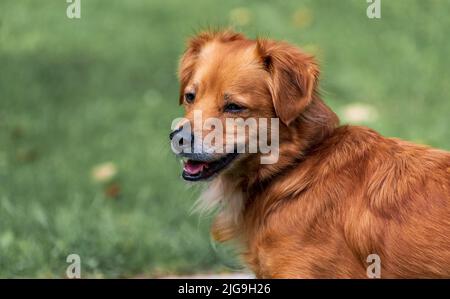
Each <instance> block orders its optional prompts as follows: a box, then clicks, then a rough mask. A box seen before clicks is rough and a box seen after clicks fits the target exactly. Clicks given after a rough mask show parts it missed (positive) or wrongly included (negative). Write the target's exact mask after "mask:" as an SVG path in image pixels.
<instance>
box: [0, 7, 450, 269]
mask: <svg viewBox="0 0 450 299" xmlns="http://www.w3.org/2000/svg"><path fill="white" fill-rule="evenodd" d="M66 6H67V4H66V2H65V1H56V0H40V1H35V0H21V1H17V0H1V1H0V277H64V275H65V270H66V267H67V263H66V262H65V259H66V257H67V255H68V254H70V253H77V254H79V255H80V256H81V263H82V276H83V277H133V276H136V275H146V276H154V275H158V274H165V273H191V272H199V271H226V270H228V271H230V267H229V265H232V266H235V265H236V261H235V260H234V259H233V253H232V252H230V249H229V248H227V247H222V246H218V247H217V248H215V247H214V245H212V244H211V242H210V238H209V234H208V226H209V220H208V219H199V217H198V216H197V215H190V214H189V210H190V207H191V206H192V204H193V202H194V200H195V198H196V195H197V191H196V190H193V189H189V188H188V187H186V185H185V183H183V182H182V181H181V180H180V178H179V172H180V166H179V164H178V162H177V160H176V159H175V158H174V157H173V156H172V154H171V153H170V148H169V144H168V137H167V135H168V132H169V128H170V124H171V121H172V119H173V118H175V117H177V116H180V115H181V114H182V111H181V109H180V107H178V106H177V92H178V85H177V79H176V66H177V60H178V57H179V56H180V54H181V53H182V51H183V45H184V42H185V39H186V38H187V36H189V35H191V34H193V33H194V32H195V31H196V30H198V29H201V28H204V27H206V26H210V25H212V26H228V25H234V26H235V28H236V29H238V30H241V31H243V32H245V33H246V34H248V35H249V36H253V37H254V36H256V35H263V36H268V37H271V38H276V39H285V40H288V41H290V42H293V43H296V44H298V45H301V46H303V47H304V48H305V49H306V50H308V51H310V52H313V53H315V54H316V55H317V57H318V59H319V60H320V63H321V65H322V81H321V89H322V91H323V95H324V98H325V100H326V101H327V102H328V103H329V104H330V105H331V106H332V107H333V108H334V109H335V110H336V111H341V110H342V108H343V107H344V106H345V105H347V104H350V103H354V102H358V103H365V104H368V105H371V106H373V107H374V109H376V110H377V111H378V118H377V119H376V120H375V121H372V122H370V123H369V124H368V125H370V126H371V127H373V128H375V129H377V130H379V131H380V132H381V133H383V134H385V135H388V136H396V137H401V138H405V139H409V140H413V141H416V142H422V143H427V144H430V145H432V146H436V147H440V148H444V149H450V131H449V115H450V84H449V82H450V59H449V56H448V54H449V53H450V40H449V39H448V36H450V19H449V18H448V13H447V12H448V11H450V2H448V1H445V0H441V1H438V0H435V1H420V0H417V1H410V0H397V1H382V18H381V19H380V20H369V19H368V18H367V17H366V7H367V3H366V1H356V0H355V1H332V0H321V1H317V0H315V1H312V0H310V1H245V2H243V1H210V0H203V1H190V2H189V3H188V2H187V1H182V0H178V1H166V0H164V1H159V0H158V1H156V0H152V1H144V0H142V1H138V0H130V1H122V0H108V1H106V0H89V1H87V0H82V18H81V19H80V20H69V19H68V18H67V17H66V14H65V11H66ZM108 161H110V162H113V163H114V164H115V165H116V166H117V168H118V174H117V177H116V178H115V179H114V182H113V183H114V184H115V185H116V186H119V188H120V195H119V196H118V197H113V198H111V197H108V196H107V195H106V194H105V188H107V187H108V185H107V184H106V185H105V184H100V183H96V182H95V181H93V180H92V178H91V171H92V168H93V167H95V166H96V165H98V164H101V163H103V162H108ZM232 268H233V267H232ZM231 270H232V269H231Z"/></svg>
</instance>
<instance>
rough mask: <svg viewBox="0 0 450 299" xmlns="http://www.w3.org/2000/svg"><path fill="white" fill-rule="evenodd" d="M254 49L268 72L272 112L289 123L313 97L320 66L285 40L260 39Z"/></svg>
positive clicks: (285, 122)
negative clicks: (273, 109)
mask: <svg viewBox="0 0 450 299" xmlns="http://www.w3.org/2000/svg"><path fill="white" fill-rule="evenodd" d="M256 50H257V55H259V57H260V59H261V63H262V65H263V67H264V68H265V69H266V70H267V71H268V72H269V74H270V82H269V89H270V92H271V95H272V100H273V105H274V108H275V112H276V114H277V116H278V117H279V118H280V120H281V121H282V122H283V123H284V124H286V125H287V126H289V124H290V123H292V121H294V120H295V119H296V118H297V117H299V116H300V114H301V113H302V111H303V110H304V109H305V108H306V106H308V104H309V103H310V102H311V101H312V98H313V95H314V92H315V90H316V85H317V81H318V77H319V68H318V66H317V64H316V62H315V61H314V58H313V57H312V56H310V55H307V54H305V53H302V52H301V51H300V50H299V49H297V48H295V47H293V46H291V45H289V44H287V43H284V42H276V41H271V40H262V39H259V40H257V45H256Z"/></svg>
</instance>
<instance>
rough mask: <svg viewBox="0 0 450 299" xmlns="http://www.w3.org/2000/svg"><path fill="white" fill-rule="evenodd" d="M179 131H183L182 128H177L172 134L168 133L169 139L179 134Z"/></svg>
mask: <svg viewBox="0 0 450 299" xmlns="http://www.w3.org/2000/svg"><path fill="white" fill-rule="evenodd" d="M181 130H183V127H179V128H178V129H176V130H173V131H172V132H170V134H169V139H170V140H172V139H173V136H175V135H176V134H177V133H178V132H180V131H181Z"/></svg>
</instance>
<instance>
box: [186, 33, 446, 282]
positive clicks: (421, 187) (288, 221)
mask: <svg viewBox="0 0 450 299" xmlns="http://www.w3.org/2000/svg"><path fill="white" fill-rule="evenodd" d="M179 72H180V81H181V93H180V94H181V95H180V103H183V94H184V93H185V92H186V90H187V89H189V88H194V87H193V86H195V89H196V93H197V97H196V100H195V103H193V104H186V103H185V104H184V105H185V108H186V117H187V118H188V119H190V118H192V111H193V110H194V109H201V110H202V111H203V113H204V114H206V116H205V118H206V117H219V118H225V117H231V116H230V115H226V113H224V112H222V110H221V106H222V105H223V101H224V100H223V94H224V92H231V93H233V94H235V95H237V98H239V101H240V102H241V103H244V104H245V105H246V107H248V110H247V111H246V112H244V113H243V114H240V115H239V117H244V118H246V117H275V116H276V117H279V118H280V120H281V125H280V159H279V161H278V162H277V163H276V164H273V165H263V164H260V163H259V161H260V160H259V155H258V154H253V155H250V154H249V155H244V156H243V157H241V158H240V159H238V161H236V162H234V163H233V165H231V167H229V168H228V169H227V170H226V171H224V172H223V173H221V174H220V176H219V177H217V178H215V179H214V181H213V182H211V185H210V188H209V190H207V191H206V193H205V195H204V196H203V198H204V200H207V201H208V200H216V201H224V202H223V204H224V207H223V210H222V211H221V212H219V214H218V215H217V218H216V220H215V222H214V223H213V227H212V234H213V236H214V237H215V239H217V240H218V241H225V240H229V239H237V240H239V241H241V242H242V244H243V245H244V248H245V252H244V254H243V256H244V258H245V260H246V262H247V263H248V265H249V266H250V268H251V269H252V270H253V271H254V272H255V273H256V276H257V277H262V278H286V277H354V278H356V277H366V268H367V266H368V264H367V262H366V258H367V256H368V255H370V254H378V255H379V256H380V258H381V275H382V277H384V278H387V277H450V153H448V152H445V151H441V150H436V149H432V148H429V147H425V146H420V145H415V144H412V143H408V142H405V141H401V140H398V139H391V138H385V137H383V136H381V135H379V134H378V133H376V132H374V131H372V130H370V129H368V128H364V127H357V126H340V127H339V126H338V119H337V116H336V115H335V114H334V113H333V112H332V111H331V110H330V109H329V108H328V107H327V106H326V105H325V104H324V103H323V102H322V100H321V99H320V97H319V95H318V93H317V83H318V82H317V80H318V76H319V70H318V66H317V65H316V63H315V62H314V59H313V58H312V57H311V56H309V55H307V54H305V53H303V52H301V51H300V50H298V49H297V48H295V47H293V46H290V45H289V44H287V43H283V42H276V41H272V40H265V39H259V40H249V39H247V38H246V37H244V36H243V35H241V34H238V33H234V32H231V31H222V32H206V33H201V34H199V35H198V36H196V37H194V38H193V39H191V40H190V43H189V45H188V48H187V50H186V52H185V54H184V55H183V57H182V59H181V63H180V70H179Z"/></svg>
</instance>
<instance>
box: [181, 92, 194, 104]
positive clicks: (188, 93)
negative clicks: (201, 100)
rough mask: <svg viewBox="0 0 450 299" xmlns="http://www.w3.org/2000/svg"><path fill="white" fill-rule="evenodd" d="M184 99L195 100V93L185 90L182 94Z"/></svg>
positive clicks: (187, 100) (189, 101) (190, 101)
mask: <svg viewBox="0 0 450 299" xmlns="http://www.w3.org/2000/svg"><path fill="white" fill-rule="evenodd" d="M184 99H185V100H186V102H187V103H192V102H193V101H194V100H195V93H193V92H186V93H185V94H184Z"/></svg>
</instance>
